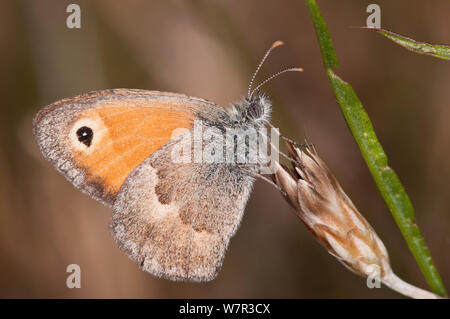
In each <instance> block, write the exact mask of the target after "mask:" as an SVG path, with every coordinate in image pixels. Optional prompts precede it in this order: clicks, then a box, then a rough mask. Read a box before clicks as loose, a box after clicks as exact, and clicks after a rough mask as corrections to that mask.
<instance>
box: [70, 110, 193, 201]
mask: <svg viewBox="0 0 450 319" xmlns="http://www.w3.org/2000/svg"><path fill="white" fill-rule="evenodd" d="M114 103H115V102H108V105H105V107H102V108H100V109H92V110H89V111H87V112H84V113H83V114H81V116H80V117H79V119H78V121H80V119H81V121H83V120H90V119H94V120H95V121H96V122H94V123H101V125H100V127H101V128H100V130H99V132H96V131H95V129H94V138H93V143H92V145H91V146H90V147H87V148H86V149H85V150H79V149H78V150H74V158H75V160H76V161H77V164H78V165H79V166H81V167H83V168H84V169H86V173H87V176H88V180H90V181H92V182H96V183H100V184H101V186H102V187H103V188H104V191H105V192H106V193H109V194H111V195H115V194H117V192H118V191H119V190H120V187H121V186H122V184H123V183H124V181H125V179H126V178H127V177H128V175H129V174H130V173H131V172H132V171H133V170H134V169H135V168H136V167H137V166H138V165H139V164H141V163H142V162H143V161H144V160H145V159H146V158H147V157H149V156H150V155H151V154H152V153H153V152H155V151H156V150H158V149H159V148H161V147H162V146H163V145H164V144H166V143H167V142H169V141H170V139H171V138H173V137H174V136H172V133H173V131H174V130H175V129H178V128H184V129H190V128H192V126H193V120H194V115H193V114H192V113H190V112H184V111H179V110H173V109H167V108H161V103H156V102H149V101H145V103H144V101H137V102H136V101H118V102H117V104H118V105H120V106H115V105H114ZM138 103H143V104H145V107H142V106H139V104H138ZM150 104H154V105H155V106H154V107H149V105H150ZM158 106H159V108H158ZM96 137H97V138H98V140H96Z"/></svg>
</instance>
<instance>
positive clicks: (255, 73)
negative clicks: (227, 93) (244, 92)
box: [248, 41, 284, 98]
mask: <svg viewBox="0 0 450 319" xmlns="http://www.w3.org/2000/svg"><path fill="white" fill-rule="evenodd" d="M283 44H284V43H283V41H275V42H274V43H273V44H272V46H271V47H270V48H269V50H267V52H266V54H264V56H263V58H262V59H261V62H259V64H258V67H257V68H256V71H255V72H254V73H253V76H252V79H251V80H250V84H249V85H248V98H250V97H251V95H250V91H251V90H252V85H253V81H255V78H256V75H257V74H258V71H259V69H261V67H262V65H263V64H264V62H265V61H266V59H267V57H268V56H269V54H270V52H272V50H273V49H275V48H276V47H279V46H282V45H283Z"/></svg>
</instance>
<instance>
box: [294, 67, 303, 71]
mask: <svg viewBox="0 0 450 319" xmlns="http://www.w3.org/2000/svg"><path fill="white" fill-rule="evenodd" d="M295 70H296V71H298V72H303V71H304V70H303V68H295Z"/></svg>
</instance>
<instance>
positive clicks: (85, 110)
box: [33, 41, 302, 281]
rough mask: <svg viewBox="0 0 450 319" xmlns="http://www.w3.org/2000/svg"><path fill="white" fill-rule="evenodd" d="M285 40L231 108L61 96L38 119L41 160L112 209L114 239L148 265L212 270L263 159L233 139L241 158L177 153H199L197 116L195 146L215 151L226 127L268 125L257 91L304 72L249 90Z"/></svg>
mask: <svg viewBox="0 0 450 319" xmlns="http://www.w3.org/2000/svg"><path fill="white" fill-rule="evenodd" d="M282 44H283V43H282V42H281V41H277V42H275V43H274V44H273V45H272V46H271V48H270V49H269V50H268V51H267V52H266V54H265V56H264V57H263V59H262V60H261V63H260V64H259V65H258V68H257V69H256V71H255V73H254V74H253V77H252V79H251V81H250V85H249V90H248V95H247V96H246V97H245V98H243V99H242V100H241V101H240V102H238V103H234V104H232V106H231V108H228V109H227V108H224V107H222V106H219V105H217V104H215V103H212V102H209V101H207V100H204V99H201V98H196V97H190V96H186V95H183V94H176V93H167V92H158V91H147V90H138V89H112V90H103V91H95V92H90V93H87V94H83V95H79V96H75V97H72V98H66V99H62V100H59V101H57V102H55V103H53V104H51V105H48V106H47V107H45V108H43V109H42V110H41V111H39V112H38V113H37V115H36V116H35V118H34V120H33V130H34V136H35V139H36V142H37V144H38V146H39V148H40V150H41V152H42V154H43V156H44V157H45V158H46V159H47V160H48V161H50V163H51V164H52V165H53V166H54V167H55V168H56V169H57V170H58V171H59V172H60V173H61V174H63V175H64V176H65V177H66V179H68V180H69V181H70V182H71V183H72V184H73V185H74V186H75V187H76V188H78V189H80V190H81V191H82V192H83V193H86V194H88V195H89V196H91V197H92V198H93V199H95V200H97V201H99V202H101V203H103V204H105V205H107V206H109V207H111V208H112V210H113V214H112V218H111V221H110V225H109V227H110V231H111V234H112V236H113V238H114V240H115V241H116V243H117V244H118V246H119V247H120V248H121V249H122V250H123V251H124V252H125V253H126V254H127V255H128V256H129V258H130V259H131V260H133V261H134V262H135V263H136V264H137V265H139V267H141V268H142V269H143V270H144V271H147V272H149V273H151V274H153V275H155V276H158V277H163V278H166V279H170V280H175V281H210V280H212V279H214V278H215V277H216V276H217V274H218V272H219V270H220V268H221V265H222V261H223V258H224V255H225V251H226V249H227V247H228V244H229V241H230V238H231V237H232V236H233V235H234V234H235V232H236V230H237V229H238V227H239V223H240V221H241V219H242V216H243V213H244V209H245V206H246V203H247V200H248V198H249V196H250V193H251V189H252V186H253V183H254V181H255V177H258V176H262V175H261V174H258V167H259V166H260V163H259V162H256V163H255V162H250V161H246V160H245V158H247V157H246V155H248V153H249V151H252V149H251V147H250V146H249V141H248V139H247V140H244V141H243V142H242V143H237V142H236V140H232V141H234V143H232V144H231V145H232V147H231V150H232V151H236V149H237V148H239V145H244V146H247V148H245V150H244V151H241V153H242V152H243V154H237V155H236V154H234V155H233V157H232V158H233V159H236V156H237V157H239V156H241V155H242V156H241V157H243V158H244V161H240V162H236V161H219V162H217V161H176V160H174V154H175V155H177V154H178V150H181V153H183V152H182V151H183V150H184V151H186V153H189V152H190V151H195V150H194V147H193V145H192V143H191V142H192V134H195V132H193V130H194V128H195V125H196V123H199V122H200V123H201V124H202V126H203V128H206V129H210V131H211V132H212V133H211V134H209V135H210V136H209V139H208V141H205V140H200V144H201V146H207V145H209V146H211V144H212V145H213V146H215V148H213V153H214V154H215V155H217V154H219V153H220V151H221V149H222V144H220V143H219V141H221V140H222V141H223V139H222V136H223V133H224V132H225V131H226V132H231V136H236V137H240V136H242V135H243V134H244V132H245V130H248V129H254V130H259V129H260V128H262V127H264V126H265V125H266V124H270V123H269V119H270V112H271V107H272V104H271V101H270V100H269V98H267V97H266V96H265V95H263V94H260V93H259V88H260V87H261V86H262V85H263V84H265V83H266V82H267V81H269V80H271V79H272V78H275V77H276V76H278V75H280V74H281V73H284V72H288V71H301V70H302V69H300V68H287V69H284V70H283V71H281V72H279V73H277V74H275V75H274V76H272V77H270V78H268V79H267V80H266V81H264V82H262V83H261V84H260V85H259V86H257V87H256V88H255V89H254V90H252V91H251V88H252V84H253V80H254V79H255V77H256V75H257V73H258V71H259V69H260V67H261V66H262V64H263V63H264V61H265V59H266V58H267V57H268V55H269V53H270V52H271V50H272V49H273V48H275V47H277V46H280V45H282ZM255 92H257V93H256V94H255ZM174 132H178V133H174ZM238 144H239V145H238ZM249 148H250V150H249ZM181 153H180V154H181ZM235 155H236V156H235ZM214 158H216V157H214Z"/></svg>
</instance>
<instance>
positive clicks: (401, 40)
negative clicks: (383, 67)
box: [363, 28, 450, 60]
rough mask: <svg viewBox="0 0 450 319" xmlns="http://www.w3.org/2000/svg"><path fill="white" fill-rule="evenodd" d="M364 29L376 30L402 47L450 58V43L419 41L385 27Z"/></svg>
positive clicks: (436, 56)
mask: <svg viewBox="0 0 450 319" xmlns="http://www.w3.org/2000/svg"><path fill="white" fill-rule="evenodd" d="M363 29H368V30H374V31H376V32H378V33H379V34H381V35H383V36H385V37H386V38H388V39H390V40H392V41H394V42H395V43H397V44H398V45H401V46H402V47H404V48H406V49H408V50H410V51H413V52H415V53H418V54H425V55H431V56H433V57H435V58H439V59H443V60H450V46H448V45H439V44H429V43H425V42H419V41H416V40H414V39H411V38H408V37H405V36H403V35H400V34H397V33H394V32H391V31H388V30H384V29H377V28H363Z"/></svg>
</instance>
